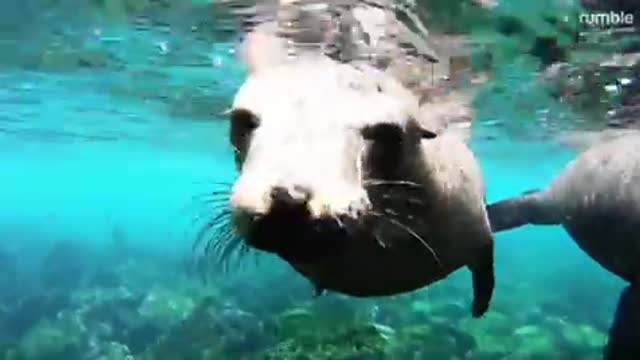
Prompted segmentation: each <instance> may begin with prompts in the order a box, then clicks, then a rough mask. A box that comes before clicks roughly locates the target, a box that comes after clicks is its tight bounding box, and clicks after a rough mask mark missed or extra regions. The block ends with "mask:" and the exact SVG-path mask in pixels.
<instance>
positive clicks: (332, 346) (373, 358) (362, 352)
mask: <svg viewBox="0 0 640 360" xmlns="http://www.w3.org/2000/svg"><path fill="white" fill-rule="evenodd" d="M392 334H394V332H393V330H391V331H390V330H389V328H386V327H380V326H378V325H374V324H365V325H360V326H354V327H352V328H349V329H344V330H342V331H337V332H331V331H330V330H328V329H327V330H325V331H324V332H319V333H316V334H315V338H307V337H303V336H298V337H292V338H288V339H286V340H283V341H281V342H280V343H278V345H277V346H275V347H273V348H272V349H270V350H268V351H267V352H266V353H265V354H264V357H263V358H264V359H265V360H280V359H309V360H311V359H313V360H382V359H387V358H388V351H387V350H388V349H387V348H388V347H389V344H390V343H391V341H392V338H390V336H392Z"/></svg>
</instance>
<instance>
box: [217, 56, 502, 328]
mask: <svg viewBox="0 0 640 360" xmlns="http://www.w3.org/2000/svg"><path fill="white" fill-rule="evenodd" d="M425 106H427V108H425ZM428 106H431V107H432V109H433V112H434V113H437V111H438V103H432V104H426V105H425V104H423V105H422V107H420V106H419V104H418V100H417V98H416V97H415V96H413V94H412V93H411V92H410V91H408V90H407V89H406V88H404V87H403V86H402V85H401V84H400V83H399V82H397V81H396V80H395V79H393V78H392V77H390V76H389V75H388V74H385V73H384V72H382V71H379V70H376V69H375V68H374V67H371V66H367V65H363V64H360V65H357V66H356V65H353V64H347V63H340V62H338V61H335V60H333V59H331V58H329V57H327V56H324V55H322V54H317V53H308V54H300V55H299V56H297V57H295V58H292V59H289V60H288V61H286V62H283V63H281V64H278V65H273V66H267V67H265V68H261V69H260V71H257V72H252V73H250V74H249V76H248V78H247V79H246V81H245V82H244V83H243V85H242V86H241V87H240V89H239V90H238V92H237V93H236V96H235V98H234V101H233V106H232V108H231V110H230V111H229V115H230V116H229V117H230V122H231V125H230V143H231V145H232V146H233V148H234V151H235V155H236V158H235V159H236V165H237V168H238V170H239V176H238V178H237V180H236V181H235V183H234V184H233V186H232V188H231V189H230V198H229V205H230V209H231V212H232V214H233V215H232V218H233V221H232V225H231V227H232V228H233V230H234V231H235V233H236V234H237V235H238V238H240V239H242V240H241V241H243V242H244V243H245V244H246V245H248V247H249V248H254V249H258V250H261V251H265V252H269V253H273V254H276V255H277V256H279V257H280V258H282V259H284V260H285V261H287V262H288V263H289V264H290V265H291V266H292V267H293V268H294V269H295V270H296V271H298V272H299V273H300V274H302V275H303V276H305V277H306V278H307V279H309V280H310V281H311V282H312V283H313V284H315V286H316V289H317V290H318V292H322V291H323V290H325V289H326V290H332V291H336V292H340V293H343V294H347V295H351V296H356V297H370V296H388V295H394V294H398V293H403V292H409V291H413V290H416V289H418V288H421V287H424V286H427V285H429V284H431V283H433V282H436V281H439V280H441V279H444V278H445V277H447V276H448V275H449V274H450V273H452V272H454V271H456V270H458V269H460V268H462V267H465V266H466V267H467V268H468V269H470V271H471V274H472V282H473V292H474V299H473V304H472V314H473V316H474V317H480V316H482V315H483V314H484V313H485V312H486V311H487V309H488V307H489V304H490V301H491V297H492V294H493V289H494V282H495V279H494V268H493V258H494V254H493V249H494V245H493V235H492V233H491V231H490V230H491V229H490V225H489V221H488V218H487V214H486V208H485V206H486V204H485V202H484V196H485V188H484V182H483V177H482V173H481V170H480V168H479V166H478V163H477V161H476V159H475V157H474V155H473V153H472V152H471V150H470V149H469V148H468V147H467V145H466V144H465V143H464V142H463V141H462V140H460V139H458V137H457V136H456V135H455V134H452V133H448V132H446V131H440V132H439V133H437V132H436V131H432V130H430V128H429V126H430V125H429V122H430V120H427V121H422V120H423V119H422V117H421V116H420V114H426V113H428V112H429V111H428ZM216 248H217V249H225V248H228V247H225V246H224V245H222V246H213V247H212V249H216ZM221 251H224V250H221Z"/></svg>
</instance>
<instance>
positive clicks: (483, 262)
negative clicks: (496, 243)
mask: <svg viewBox="0 0 640 360" xmlns="http://www.w3.org/2000/svg"><path fill="white" fill-rule="evenodd" d="M469 269H470V270H471V278H472V281H473V305H472V308H471V314H472V315H473V317H475V318H478V317H481V316H482V315H484V313H485V312H487V310H488V309H489V304H490V303H491V297H492V296H493V289H494V287H495V272H494V268H493V242H492V243H490V244H489V245H485V246H483V247H482V248H481V249H480V251H479V252H478V254H477V256H476V259H475V261H474V262H473V263H472V264H470V265H469Z"/></svg>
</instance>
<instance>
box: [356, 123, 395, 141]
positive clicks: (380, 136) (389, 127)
mask: <svg viewBox="0 0 640 360" xmlns="http://www.w3.org/2000/svg"><path fill="white" fill-rule="evenodd" d="M362 137H363V138H364V139H365V140H370V141H375V142H377V143H382V144H399V143H401V142H402V140H403V137H404V131H403V129H402V128H401V127H400V126H398V125H397V124H391V123H380V124H375V125H369V126H366V127H365V128H363V129H362Z"/></svg>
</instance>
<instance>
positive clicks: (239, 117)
mask: <svg viewBox="0 0 640 360" xmlns="http://www.w3.org/2000/svg"><path fill="white" fill-rule="evenodd" d="M258 125H260V123H259V121H258V117H257V116H256V115H255V114H254V113H252V112H251V111H249V110H245V109H234V110H232V111H231V127H232V128H235V129H236V130H240V131H245V132H249V131H252V130H254V129H255V128H257V127H258Z"/></svg>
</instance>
